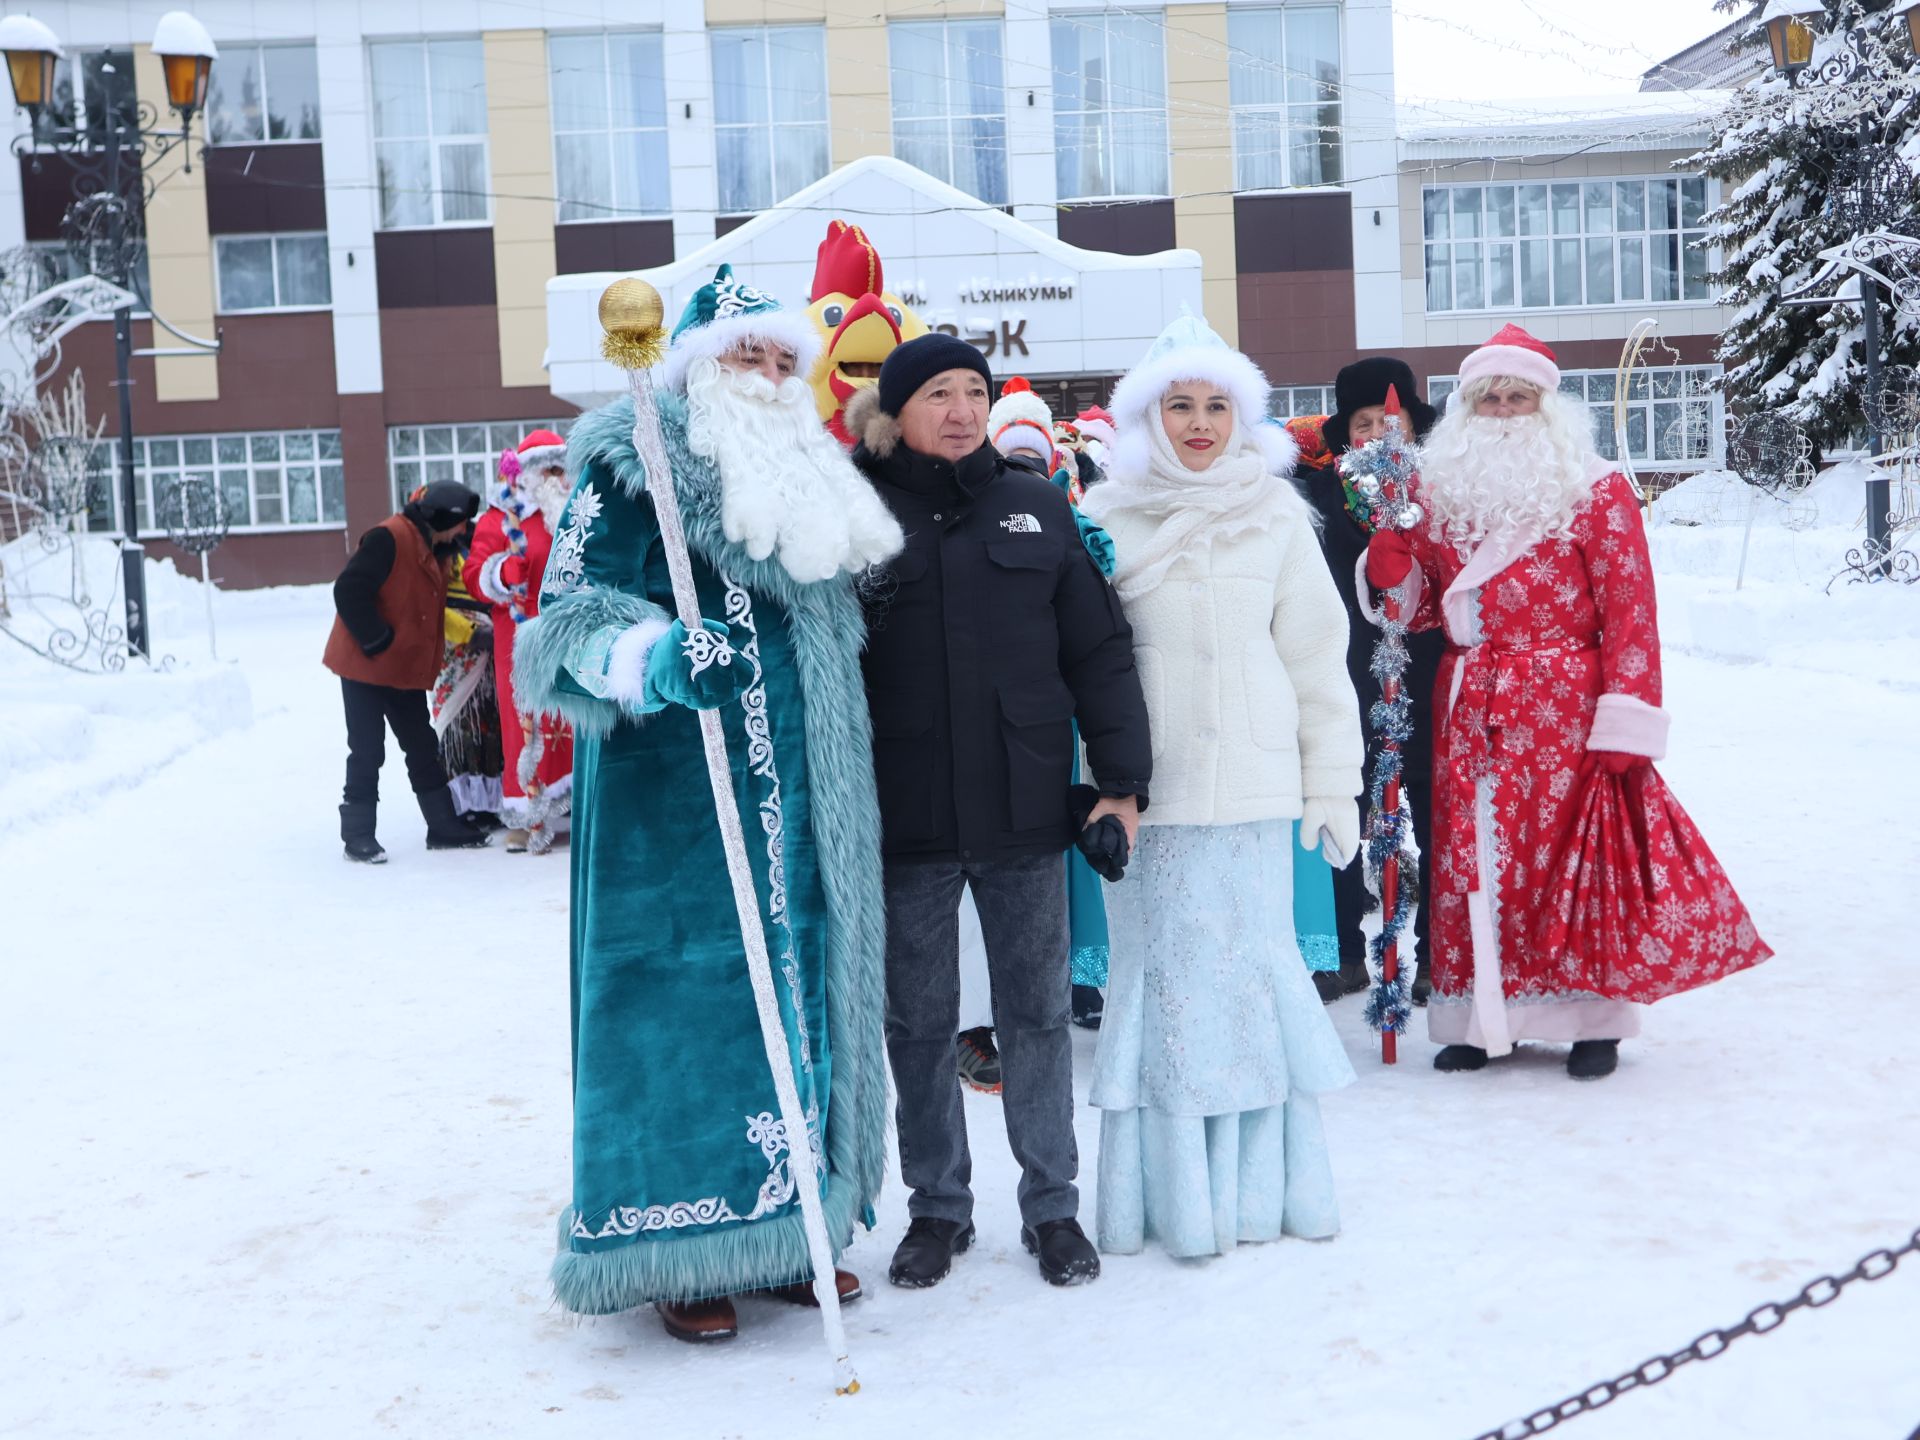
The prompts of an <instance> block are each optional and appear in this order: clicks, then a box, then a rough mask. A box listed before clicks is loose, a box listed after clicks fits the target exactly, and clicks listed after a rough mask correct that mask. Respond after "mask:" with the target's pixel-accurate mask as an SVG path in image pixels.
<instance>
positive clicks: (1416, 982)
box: [1413, 960, 1433, 1006]
mask: <svg viewBox="0 0 1920 1440" xmlns="http://www.w3.org/2000/svg"><path fill="white" fill-rule="evenodd" d="M1432 998H1433V972H1432V971H1431V970H1429V969H1428V968H1427V962H1426V961H1424V960H1422V961H1421V962H1420V968H1419V969H1418V970H1416V971H1414V973H1413V1003H1414V1004H1415V1005H1421V1006H1424V1005H1425V1004H1426V1003H1427V1001H1429V1000H1430V999H1432Z"/></svg>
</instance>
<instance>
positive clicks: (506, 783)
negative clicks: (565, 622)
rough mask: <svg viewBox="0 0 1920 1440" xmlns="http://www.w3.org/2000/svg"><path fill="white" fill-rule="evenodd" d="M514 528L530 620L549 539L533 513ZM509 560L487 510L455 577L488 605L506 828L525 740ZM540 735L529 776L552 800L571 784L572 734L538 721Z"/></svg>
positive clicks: (518, 812)
mask: <svg viewBox="0 0 1920 1440" xmlns="http://www.w3.org/2000/svg"><path fill="white" fill-rule="evenodd" d="M520 528H521V530H522V531H523V532H524V533H525V535H526V537H527V550H526V580H525V585H526V594H525V598H524V599H523V600H522V601H521V608H522V609H523V610H524V611H525V613H526V615H527V617H528V618H529V619H531V618H532V617H533V616H535V615H537V614H539V613H540V577H541V576H542V575H543V574H544V573H545V572H546V568H547V554H548V552H549V551H550V550H551V549H552V548H553V539H552V536H551V535H550V534H549V532H548V530H547V522H546V520H545V518H544V517H543V516H542V515H541V514H540V512H539V511H538V510H535V511H533V512H532V513H530V514H529V515H528V516H527V518H526V521H525V522H524V523H523V524H522V525H521V527H520ZM511 558H512V547H511V545H510V544H509V542H508V539H507V528H506V517H505V515H504V514H502V512H501V511H500V509H499V507H498V506H490V507H489V508H488V510H487V513H486V514H485V515H483V516H481V517H480V521H479V523H478V524H477V525H476V526H475V527H474V532H473V547H472V548H471V549H470V550H469V551H468V552H467V563H466V567H465V568H464V569H463V570H462V571H461V577H462V578H463V579H464V580H465V581H466V585H467V590H468V592H469V593H470V594H473V595H475V596H479V597H481V598H484V599H485V600H486V601H487V602H488V603H489V605H490V606H491V607H492V609H491V612H490V613H491V616H492V619H493V678H494V685H495V688H496V689H497V691H498V693H499V696H500V749H501V754H502V759H503V760H504V761H505V765H506V772H505V773H504V774H503V775H502V776H501V777H500V788H501V790H502V792H503V793H504V794H505V796H506V805H505V807H504V813H503V814H502V816H501V818H502V819H503V820H505V821H507V822H508V823H509V824H520V823H523V822H524V821H525V820H526V818H527V791H526V787H525V785H524V784H522V782H521V779H520V757H521V754H522V752H523V751H524V750H525V749H526V743H527V737H526V732H525V730H524V729H523V727H522V725H521V715H520V708H519V706H518V705H517V704H516V703H515V702H514V698H513V634H514V630H515V628H516V627H515V625H514V620H513V609H512V602H513V600H514V599H515V598H516V597H515V594H514V590H513V587H509V586H508V585H507V584H506V583H505V581H504V580H503V578H502V576H501V571H502V569H503V568H505V567H507V565H508V561H509V560H510V559H511ZM540 733H541V738H542V749H541V753H540V763H539V765H538V767H537V768H536V770H535V772H534V773H535V775H536V776H537V778H538V779H539V781H540V783H541V784H542V785H543V786H545V787H546V791H547V793H548V794H549V795H551V796H553V797H555V798H558V797H559V796H561V795H564V794H565V793H566V792H567V790H568V789H569V788H571V786H572V784H573V732H572V731H571V730H569V729H568V728H567V725H566V724H565V722H564V721H561V720H559V719H558V718H548V719H546V720H543V721H541V722H540Z"/></svg>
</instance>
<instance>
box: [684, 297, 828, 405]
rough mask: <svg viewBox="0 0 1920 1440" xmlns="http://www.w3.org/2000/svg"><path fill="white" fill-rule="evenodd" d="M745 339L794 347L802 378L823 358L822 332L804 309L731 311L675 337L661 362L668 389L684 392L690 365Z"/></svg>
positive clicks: (716, 356)
mask: <svg viewBox="0 0 1920 1440" xmlns="http://www.w3.org/2000/svg"><path fill="white" fill-rule="evenodd" d="M744 340H761V341H771V342H772V343H773V344H775V345H779V346H781V347H783V348H784V349H787V350H791V351H792V352H793V356H794V366H793V373H794V374H796V375H798V376H800V377H801V378H802V379H805V378H806V376H807V375H808V373H809V372H811V371H812V369H813V362H814V361H815V360H817V359H819V358H820V332H819V331H818V330H816V329H814V328H813V321H812V320H810V319H808V318H807V316H806V314H805V313H804V312H802V311H798V310H767V311H762V312H761V313H760V314H758V315H730V316H728V317H726V318H725V319H721V320H715V321H714V322H713V323H712V324H711V325H703V326H701V327H700V328H699V329H697V330H689V331H688V332H687V333H686V334H684V335H682V336H681V337H680V338H679V339H678V340H676V341H674V342H673V348H672V349H671V350H669V351H668V352H667V358H666V359H665V360H663V361H661V362H660V378H661V381H662V382H663V383H664V384H665V385H666V386H667V388H668V389H670V390H677V391H681V392H683V393H684V392H685V390H686V388H687V367H688V366H690V365H692V364H693V362H694V361H695V360H699V359H710V360H718V359H719V358H720V357H721V356H722V355H725V354H727V353H729V352H730V351H732V350H734V349H736V348H737V347H738V346H739V345H740V343H741V342H742V341H744Z"/></svg>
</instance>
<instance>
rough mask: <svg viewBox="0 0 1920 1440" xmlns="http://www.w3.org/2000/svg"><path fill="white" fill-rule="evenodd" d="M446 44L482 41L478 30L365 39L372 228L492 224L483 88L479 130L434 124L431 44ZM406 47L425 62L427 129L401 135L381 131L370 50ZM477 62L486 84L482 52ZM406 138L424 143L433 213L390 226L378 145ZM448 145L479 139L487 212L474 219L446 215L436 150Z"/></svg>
mask: <svg viewBox="0 0 1920 1440" xmlns="http://www.w3.org/2000/svg"><path fill="white" fill-rule="evenodd" d="M447 44H472V45H474V46H475V47H479V46H481V44H482V40H481V37H480V36H479V35H478V34H472V35H440V36H433V37H425V38H419V39H402V38H395V39H385V38H382V39H378V40H369V41H368V42H367V44H366V57H367V96H368V108H367V131H368V135H367V143H368V144H369V145H371V146H372V147H373V180H374V227H373V228H374V230H375V232H376V233H382V232H399V231H407V230H478V229H484V228H486V227H487V226H489V225H491V224H493V193H492V188H491V187H492V183H493V143H492V141H491V140H490V139H489V137H488V134H487V128H486V119H485V117H486V113H487V98H486V94H485V92H484V89H483V91H482V94H481V97H480V112H481V117H482V122H481V129H480V130H478V131H477V132H476V131H466V130H460V131H449V132H447V133H446V134H440V133H438V132H437V131H436V130H435V129H434V118H433V94H434V85H433V47H434V46H435V45H447ZM409 47H413V48H417V49H419V50H420V52H421V58H422V65H423V70H422V74H424V75H425V77H426V87H425V91H424V98H423V100H422V104H423V105H424V106H425V107H426V119H427V128H426V130H425V132H424V133H420V134H414V133H408V134H404V135H402V134H393V135H383V134H381V133H380V118H379V107H380V97H379V89H378V83H377V82H376V80H375V78H374V63H373V56H374V52H375V51H377V50H401V49H406V48H409ZM481 61H482V74H483V79H482V85H483V86H484V84H485V80H484V69H485V54H484V51H482V55H481ZM409 141H410V142H418V143H424V144H425V145H426V147H427V183H428V189H427V196H428V203H429V204H430V205H431V207H432V210H433V216H432V218H431V219H429V220H426V221H423V222H418V223H414V224H406V225H389V224H387V223H385V222H386V215H385V211H386V208H387V189H386V183H385V180H384V179H383V178H382V176H381V172H380V147H381V145H382V144H383V143H387V144H394V143H400V142H409ZM450 144H459V145H473V144H477V145H479V147H480V176H481V183H482V185H483V187H485V188H483V189H482V190H481V191H480V194H479V200H480V203H481V207H482V209H483V211H484V212H485V213H484V214H482V215H481V216H480V217H479V218H477V219H470V220H469V219H462V220H449V219H447V218H446V211H445V206H444V204H443V203H442V202H443V200H444V198H445V195H446V187H445V185H444V184H443V183H442V181H443V177H442V175H441V173H440V151H441V147H442V146H444V145H450ZM396 193H399V192H396Z"/></svg>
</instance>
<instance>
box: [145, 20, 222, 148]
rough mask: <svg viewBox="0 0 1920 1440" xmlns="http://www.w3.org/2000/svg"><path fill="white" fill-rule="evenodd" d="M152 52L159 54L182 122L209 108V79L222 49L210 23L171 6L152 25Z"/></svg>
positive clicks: (169, 100) (169, 98)
mask: <svg viewBox="0 0 1920 1440" xmlns="http://www.w3.org/2000/svg"><path fill="white" fill-rule="evenodd" d="M153 53H154V54H156V55H158V56H159V57H160V66H161V69H162V70H164V71H165V72H166V77H167V103H168V104H169V105H171V106H172V107H173V108H174V109H175V110H177V111H178V112H179V114H180V120H181V123H182V124H183V125H191V124H192V123H193V113H194V111H196V110H202V109H204V108H206V103H207V82H208V81H209V80H210V79H211V78H212V76H213V62H214V61H215V60H217V59H219V57H220V51H219V49H218V47H216V46H215V45H214V43H213V37H212V36H211V35H209V34H208V33H207V27H206V26H204V25H202V24H201V23H200V22H199V21H198V20H196V19H194V18H193V16H191V15H189V14H187V13H186V11H184V10H169V11H168V12H167V13H166V14H164V15H162V16H161V17H160V23H159V24H157V25H155V26H154V27H153Z"/></svg>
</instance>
